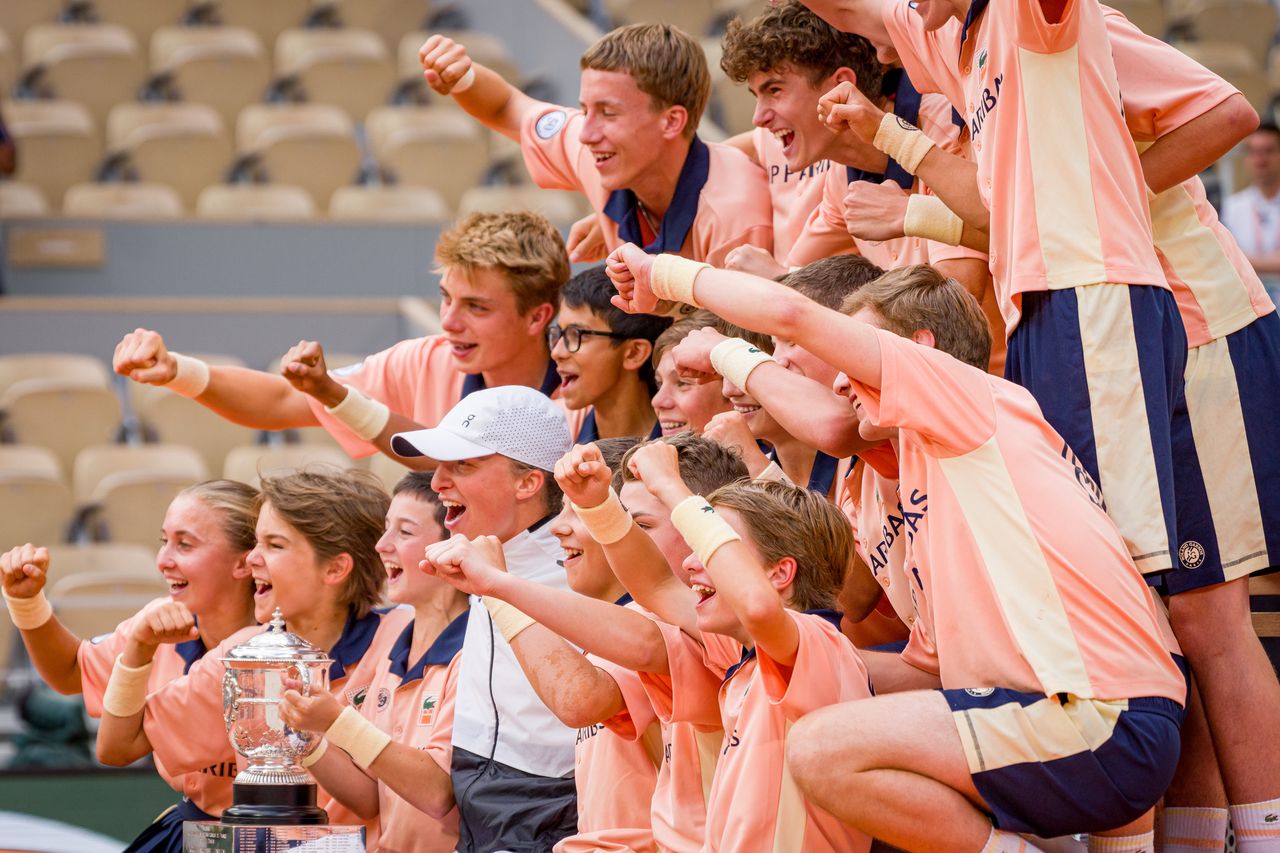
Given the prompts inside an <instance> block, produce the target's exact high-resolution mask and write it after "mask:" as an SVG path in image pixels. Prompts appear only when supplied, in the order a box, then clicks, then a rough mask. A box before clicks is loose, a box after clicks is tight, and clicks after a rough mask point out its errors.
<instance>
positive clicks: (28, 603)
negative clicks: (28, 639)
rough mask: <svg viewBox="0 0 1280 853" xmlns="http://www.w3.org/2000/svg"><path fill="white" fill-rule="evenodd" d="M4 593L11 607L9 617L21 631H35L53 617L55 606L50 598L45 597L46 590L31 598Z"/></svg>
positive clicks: (6, 602)
mask: <svg viewBox="0 0 1280 853" xmlns="http://www.w3.org/2000/svg"><path fill="white" fill-rule="evenodd" d="M3 594H4V603H5V606H7V607H8V608H9V618H10V619H12V620H13V624H14V627H16V628H17V629H18V630H19V631H34V630H35V629H36V628H39V627H40V626H41V625H43V624H45V623H46V622H48V621H49V620H50V619H52V618H53V608H52V607H51V606H50V605H49V599H47V598H45V597H44V590H41V591H40V592H37V593H36V594H35V595H33V596H31V597H30V598H11V597H10V596H9V593H7V592H6V593H3Z"/></svg>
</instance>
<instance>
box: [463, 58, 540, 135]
mask: <svg viewBox="0 0 1280 853" xmlns="http://www.w3.org/2000/svg"><path fill="white" fill-rule="evenodd" d="M471 67H472V69H473V70H474V71H475V73H476V81H475V83H474V84H472V86H471V88H469V89H467V90H466V91H465V92H455V93H454V94H453V99H454V100H455V101H457V102H458V106H460V107H462V108H463V109H464V110H466V111H467V112H468V113H469V114H470V115H471V116H472V117H474V118H475V119H476V120H477V121H479V122H480V123H481V124H483V125H484V126H485V127H488V128H490V129H492V130H496V131H498V133H501V134H502V135H503V136H506V137H509V138H511V139H514V140H516V141H517V142H519V141H520V125H521V123H522V121H523V118H524V114H525V111H526V110H527V109H528V108H529V107H530V106H532V105H533V104H535V103H537V102H536V101H534V100H533V99H532V98H530V97H529V96H528V95H526V94H524V93H523V92H521V91H520V90H519V89H517V88H516V87H515V86H512V85H511V84H510V83H508V82H507V81H506V80H504V79H502V75H500V74H498V73H497V72H496V71H493V70H491V69H489V68H486V67H484V66H483V65H480V64H479V63H473V64H472V66H471Z"/></svg>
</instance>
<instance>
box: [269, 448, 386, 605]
mask: <svg viewBox="0 0 1280 853" xmlns="http://www.w3.org/2000/svg"><path fill="white" fill-rule="evenodd" d="M268 503H269V504H271V509H272V510H274V511H275V513H276V514H277V515H279V516H280V517H281V518H282V519H284V520H285V521H286V522H288V524H289V526H290V527H292V528H293V529H294V530H297V531H298V532H299V533H301V534H302V536H303V538H305V539H306V540H307V543H308V544H309V545H311V548H312V550H313V551H315V554H316V558H317V559H318V560H331V559H333V558H334V557H337V556H339V555H340V554H347V555H349V556H350V557H351V562H352V567H351V572H350V574H348V575H347V578H346V580H345V581H344V582H343V585H342V590H341V597H342V602H343V603H344V604H346V605H347V606H348V607H351V608H352V609H354V610H355V611H356V615H357V616H358V617H362V616H364V615H366V614H367V613H368V612H369V610H370V609H372V608H373V606H374V605H375V604H377V603H378V602H379V601H380V600H381V599H382V590H383V587H384V586H385V585H386V580H387V573H386V571H385V570H384V569H383V567H382V557H381V556H379V554H378V551H377V545H378V540H379V539H380V538H382V531H383V528H384V526H385V525H386V518H387V507H388V506H390V504H391V498H389V497H388V496H387V493H386V490H385V489H383V488H382V482H381V481H380V480H378V478H377V477H375V476H374V475H373V474H370V473H369V472H368V471H342V470H340V469H337V468H321V467H316V468H308V469H305V470H302V471H296V472H294V473H292V474H286V475H283V476H279V477H266V478H264V479H263V481H262V494H261V495H260V496H259V498H258V508H259V509H261V508H262V506H263V505H264V504H268Z"/></svg>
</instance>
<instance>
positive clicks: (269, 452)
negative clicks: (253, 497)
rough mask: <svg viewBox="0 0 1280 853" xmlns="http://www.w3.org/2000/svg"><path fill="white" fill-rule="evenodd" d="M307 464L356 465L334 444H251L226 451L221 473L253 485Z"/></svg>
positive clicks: (307, 465) (344, 466)
mask: <svg viewBox="0 0 1280 853" xmlns="http://www.w3.org/2000/svg"><path fill="white" fill-rule="evenodd" d="M309 466H331V467H335V468H340V469H342V470H347V469H349V468H356V467H359V466H358V464H357V463H356V462H355V461H354V460H353V459H352V458H351V457H350V456H348V455H347V454H345V453H343V452H342V451H341V450H339V449H337V448H336V447H324V446H319V445H297V444H294V445H284V446H280V447H268V446H266V445H261V444H254V445H249V446H247V447H237V448H235V449H234V450H232V451H231V452H230V453H228V454H227V462H226V465H225V466H224V467H223V469H222V476H223V477H225V478H226V479H228V480H239V481H240V482H241V483H248V484H249V485H251V486H254V487H255V488H256V487H257V486H259V485H261V483H262V477H263V476H268V477H269V476H273V475H280V474H288V473H291V472H293V471H297V470H299V469H302V468H307V467H309Z"/></svg>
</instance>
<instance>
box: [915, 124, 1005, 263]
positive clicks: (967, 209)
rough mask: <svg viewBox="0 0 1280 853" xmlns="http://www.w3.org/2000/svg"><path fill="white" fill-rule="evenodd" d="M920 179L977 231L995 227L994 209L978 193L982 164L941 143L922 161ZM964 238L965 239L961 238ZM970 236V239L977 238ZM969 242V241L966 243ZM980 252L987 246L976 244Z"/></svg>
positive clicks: (919, 169)
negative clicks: (958, 154)
mask: <svg viewBox="0 0 1280 853" xmlns="http://www.w3.org/2000/svg"><path fill="white" fill-rule="evenodd" d="M916 175H918V176H919V178H920V180H922V181H924V182H925V183H926V184H928V185H929V189H931V190H933V193H934V195H936V196H938V198H940V199H942V200H943V202H945V203H946V205H947V207H949V208H951V210H952V211H954V212H955V214H956V215H957V216H959V217H960V218H961V219H963V220H964V221H965V224H966V225H968V226H969V227H970V228H972V229H973V230H975V231H980V232H983V233H986V232H988V231H989V230H990V227H991V211H989V210H987V206H986V205H985V204H983V202H982V196H981V195H979V193H978V164H977V163H975V162H973V161H972V160H966V159H964V158H963V157H959V156H957V155H955V154H952V153H951V152H950V151H947V150H946V149H945V148H942V147H941V146H938V147H935V148H933V149H931V150H930V151H929V153H928V154H926V155H925V158H924V160H922V161H920V167H919V168H918V169H917V170H916ZM961 239H962V240H964V239H965V238H963V237H962V238H961ZM976 239H977V238H976V237H974V235H969V240H971V241H972V240H976ZM965 245H966V246H968V245H969V243H968V242H966V243H965ZM970 248H976V249H978V250H979V251H986V249H985V247H982V246H972V247H970Z"/></svg>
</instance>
